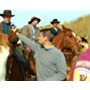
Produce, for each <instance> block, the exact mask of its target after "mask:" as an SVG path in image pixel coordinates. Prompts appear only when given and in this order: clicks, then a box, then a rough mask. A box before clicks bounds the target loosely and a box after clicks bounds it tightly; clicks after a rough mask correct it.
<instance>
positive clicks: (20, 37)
mask: <svg viewBox="0 0 90 90" xmlns="http://www.w3.org/2000/svg"><path fill="white" fill-rule="evenodd" d="M16 35H17V37H18V38H19V39H20V40H21V41H22V42H24V43H25V44H27V45H28V46H29V47H30V48H31V49H32V50H33V51H35V50H36V49H37V48H38V46H39V44H38V43H35V42H33V41H31V40H30V39H29V38H27V37H26V36H24V35H22V34H20V33H17V34H16Z"/></svg>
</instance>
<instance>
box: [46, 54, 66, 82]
mask: <svg viewBox="0 0 90 90" xmlns="http://www.w3.org/2000/svg"><path fill="white" fill-rule="evenodd" d="M56 57H57V58H56V60H55V63H56V68H57V72H56V73H55V74H53V75H52V76H51V77H50V78H48V79H47V81H54V80H55V81H57V80H60V81H62V80H65V79H66V72H67V69H66V61H65V57H64V55H63V54H62V53H61V55H57V56H56Z"/></svg>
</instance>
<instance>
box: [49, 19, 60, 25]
mask: <svg viewBox="0 0 90 90" xmlns="http://www.w3.org/2000/svg"><path fill="white" fill-rule="evenodd" d="M50 23H51V24H54V23H60V21H58V19H53V20H52V21H51V22H50Z"/></svg>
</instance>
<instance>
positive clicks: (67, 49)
mask: <svg viewBox="0 0 90 90" xmlns="http://www.w3.org/2000/svg"><path fill="white" fill-rule="evenodd" d="M62 29H63V30H62V32H60V33H59V34H58V35H57V36H55V38H54V39H53V42H52V43H53V44H54V45H55V46H56V47H57V48H58V49H60V50H61V51H62V52H63V53H64V55H65V57H66V64H67V80H69V73H70V68H71V66H72V63H73V58H74V56H76V55H78V54H79V52H80V50H79V49H80V47H81V45H80V43H79V42H78V40H77V38H76V36H75V33H74V32H73V31H72V30H71V29H70V28H66V27H65V26H64V25H63V26H62Z"/></svg>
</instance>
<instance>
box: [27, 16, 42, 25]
mask: <svg viewBox="0 0 90 90" xmlns="http://www.w3.org/2000/svg"><path fill="white" fill-rule="evenodd" d="M34 20H37V21H38V23H39V22H40V21H41V19H40V18H37V17H32V18H31V20H30V21H29V22H28V24H31V23H32V22H33V21H34Z"/></svg>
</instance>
